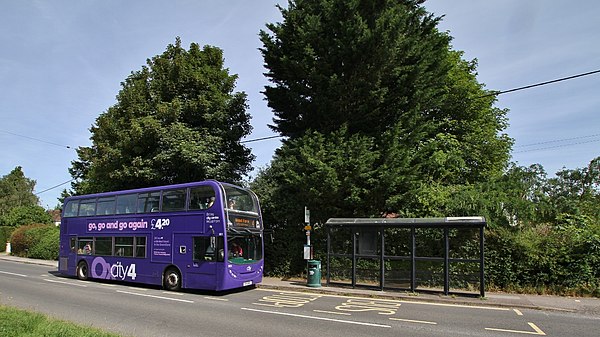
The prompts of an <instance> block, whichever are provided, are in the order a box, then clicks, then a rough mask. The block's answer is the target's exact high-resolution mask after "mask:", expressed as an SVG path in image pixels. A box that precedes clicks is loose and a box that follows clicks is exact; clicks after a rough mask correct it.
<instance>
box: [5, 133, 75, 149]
mask: <svg viewBox="0 0 600 337" xmlns="http://www.w3.org/2000/svg"><path fill="white" fill-rule="evenodd" d="M0 132H4V133H8V134H9V135H13V136H17V137H22V138H27V139H30V140H35V141H36V142H40V143H46V144H50V145H54V146H58V147H65V148H67V149H72V147H70V146H69V145H63V144H58V143H54V142H50V141H47V140H43V139H39V138H34V137H29V136H25V135H20V134H18V133H14V132H11V131H6V130H0Z"/></svg>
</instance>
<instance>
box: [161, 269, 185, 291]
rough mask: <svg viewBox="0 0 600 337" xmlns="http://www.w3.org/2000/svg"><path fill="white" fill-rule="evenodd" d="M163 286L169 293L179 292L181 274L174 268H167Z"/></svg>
mask: <svg viewBox="0 0 600 337" xmlns="http://www.w3.org/2000/svg"><path fill="white" fill-rule="evenodd" d="M163 285H164V287H165V289H167V290H169V291H179V290H180V289H181V274H180V273H179V271H178V270H177V269H175V268H169V269H167V271H165V274H164V277H163Z"/></svg>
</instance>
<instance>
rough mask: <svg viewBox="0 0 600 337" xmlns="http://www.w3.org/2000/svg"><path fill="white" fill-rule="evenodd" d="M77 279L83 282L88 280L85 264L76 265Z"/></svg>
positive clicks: (82, 262)
mask: <svg viewBox="0 0 600 337" xmlns="http://www.w3.org/2000/svg"><path fill="white" fill-rule="evenodd" d="M77 278H78V279H80V280H82V281H85V280H87V279H88V265H87V262H85V261H81V262H79V264H78V265H77Z"/></svg>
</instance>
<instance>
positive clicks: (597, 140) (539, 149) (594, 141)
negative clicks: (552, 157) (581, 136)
mask: <svg viewBox="0 0 600 337" xmlns="http://www.w3.org/2000/svg"><path fill="white" fill-rule="evenodd" d="M596 142H600V139H593V140H588V141H585V142H577V143H570V144H560V145H554V146H548V147H541V148H537V149H529V150H521V151H513V153H524V152H533V151H542V150H551V149H557V148H559V147H567V146H573V145H581V144H588V143H596Z"/></svg>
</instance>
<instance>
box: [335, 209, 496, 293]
mask: <svg viewBox="0 0 600 337" xmlns="http://www.w3.org/2000/svg"><path fill="white" fill-rule="evenodd" d="M325 226H326V228H327V285H329V284H330V283H331V272H330V270H331V269H330V266H331V258H332V257H347V254H334V253H332V250H331V249H332V247H331V242H332V238H331V230H332V228H336V227H338V228H350V230H351V231H352V288H355V287H356V270H357V258H359V257H372V256H361V255H360V254H358V253H357V243H358V242H357V241H358V240H357V236H358V231H359V230H361V229H377V230H379V231H380V233H381V235H380V240H381V241H380V243H379V244H380V245H381V246H380V252H379V256H378V258H379V267H380V270H379V277H380V279H379V289H380V290H384V288H385V259H386V258H390V256H386V255H385V235H384V234H383V233H384V230H385V229H387V228H405V229H410V237H411V243H412V247H410V248H411V250H410V252H411V253H410V256H408V257H403V258H408V259H409V260H410V266H411V272H410V275H411V276H410V291H412V292H415V291H416V290H417V277H416V272H417V267H416V265H417V264H416V262H417V261H440V260H443V264H444V267H443V269H444V271H443V274H444V290H443V293H444V295H448V294H449V293H450V263H454V262H467V263H478V264H479V295H480V296H481V297H485V274H484V267H485V265H484V264H485V262H484V248H485V247H484V246H485V239H484V228H485V226H486V220H485V218H484V217H446V218H331V219H329V220H327V222H326V223H325ZM419 228H437V229H442V230H443V245H444V247H443V248H444V249H443V251H444V254H443V257H441V258H439V257H425V256H417V240H416V230H417V229H419ZM451 229H479V257H478V259H457V258H450V252H449V250H450V242H449V240H450V238H449V232H450V230H451Z"/></svg>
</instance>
